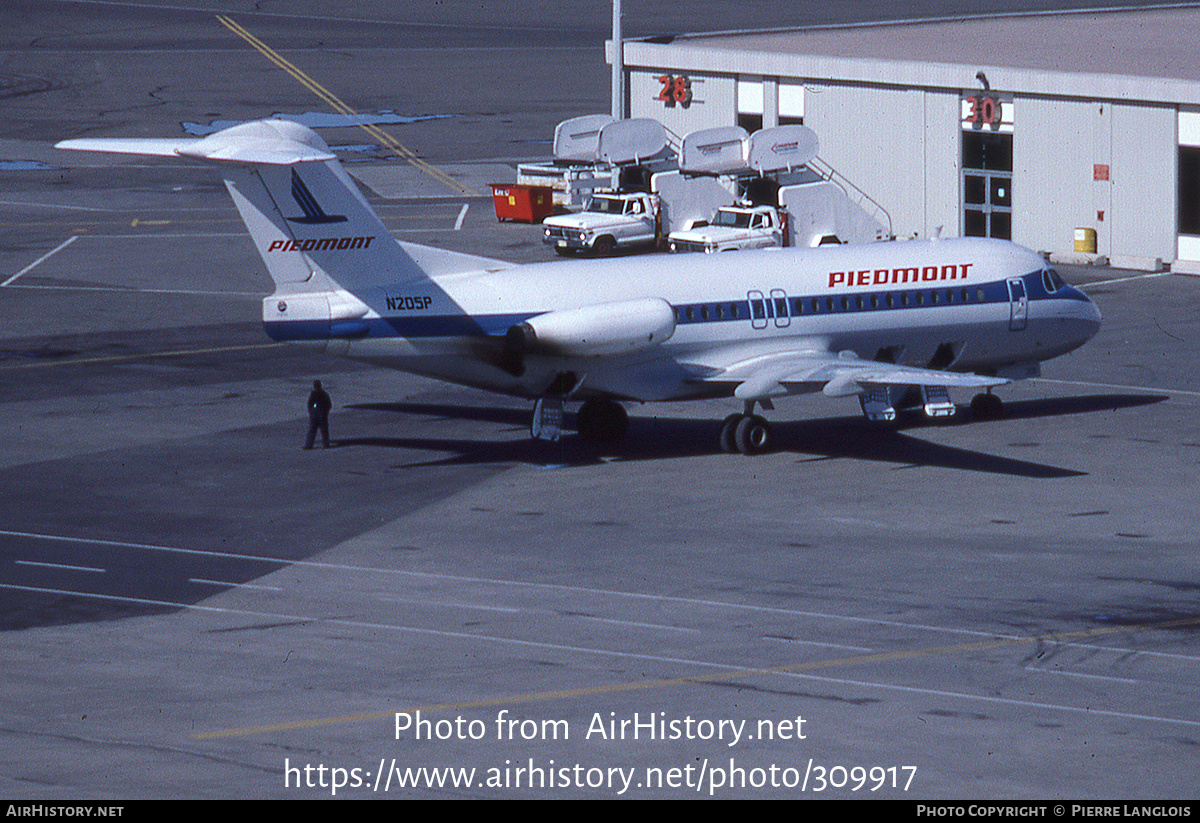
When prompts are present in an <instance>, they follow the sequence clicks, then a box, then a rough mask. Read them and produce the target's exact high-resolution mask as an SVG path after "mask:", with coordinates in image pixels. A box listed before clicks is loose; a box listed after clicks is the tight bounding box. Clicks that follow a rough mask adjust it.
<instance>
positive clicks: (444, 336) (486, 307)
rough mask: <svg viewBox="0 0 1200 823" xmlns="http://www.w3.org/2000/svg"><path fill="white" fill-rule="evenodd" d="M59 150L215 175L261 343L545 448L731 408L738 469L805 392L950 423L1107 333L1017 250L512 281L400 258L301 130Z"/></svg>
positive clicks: (566, 268) (550, 268)
mask: <svg viewBox="0 0 1200 823" xmlns="http://www.w3.org/2000/svg"><path fill="white" fill-rule="evenodd" d="M59 148H64V149H75V150H84V151H107V152H118V153H128V154H147V155H163V156H182V157H187V158H195V159H200V160H205V161H208V162H211V163H212V164H214V165H215V166H216V167H217V168H218V169H219V170H220V172H221V174H222V176H223V177H224V180H225V185H226V187H227V188H228V190H229V193H230V195H231V196H232V197H233V201H234V203H235V204H236V205H237V208H238V211H239V212H240V213H241V216H242V219H243V220H244V221H245V223H246V226H247V228H248V229H249V232H250V235H251V237H252V238H253V240H254V243H255V245H256V247H257V248H258V252H259V254H260V255H261V256H262V259H263V262H264V263H265V264H266V268H267V271H268V273H269V274H270V276H271V278H272V279H273V280H274V282H275V291H274V293H273V294H272V295H270V296H269V297H267V298H266V299H265V300H264V301H263V323H264V326H265V328H266V331H267V334H268V335H270V336H271V337H272V338H274V339H276V340H286V341H296V342H302V343H309V344H313V345H319V346H321V347H323V348H324V349H325V350H327V351H329V352H332V353H336V354H340V355H344V356H346V357H351V358H354V359H356V360H362V361H367V362H370V363H375V364H379V365H382V366H387V367H391V368H396V369H401V370H404V371H408V372H413V373H417V374H422V375H427V376H431V377H435V378H440V379H442V380H447V381H450V382H454V383H459V384H464V385H468V386H474V387H478V388H483V389H489V390H492V391H496V392H501V393H504V394H508V395H515V396H518V397H525V398H529V399H532V400H535V401H536V403H535V407H534V418H533V426H532V431H533V434H534V436H538V437H543V438H549V439H556V438H557V437H558V436H559V433H560V431H561V428H560V427H561V424H562V417H563V403H564V401H581V402H582V406H581V407H580V408H579V412H578V415H577V421H578V430H579V433H580V435H582V436H583V437H584V438H587V439H592V440H615V439H617V438H619V437H620V436H621V435H623V434H624V432H625V429H626V426H627V422H628V418H627V416H626V412H625V410H624V408H623V407H622V405H621V402H620V401H665V400H691V399H703V398H719V397H734V398H736V399H738V400H741V401H742V403H743V411H742V412H741V413H739V414H732V415H730V416H729V417H728V418H727V419H726V420H725V423H724V424H723V425H722V427H721V430H720V443H721V446H722V448H724V449H725V450H726V451H729V452H735V451H740V452H742V453H743V454H754V453H757V452H761V451H764V450H766V449H767V448H768V447H769V445H770V441H771V429H770V426H769V424H768V423H767V422H766V420H764V419H763V418H762V417H761V416H760V415H759V414H756V413H755V407H756V406H759V407H761V408H763V409H767V410H771V409H773V408H774V406H773V403H772V401H773V400H774V399H776V398H778V397H782V396H785V395H790V394H804V393H811V392H821V393H823V394H825V395H828V396H831V397H851V396H853V397H857V398H858V399H859V401H860V403H861V405H862V410H863V412H864V413H865V414H866V416H867V417H869V418H871V419H875V420H891V419H894V418H895V416H896V407H897V406H898V405H902V400H907V401H909V402H913V404H914V405H917V406H923V408H924V410H925V413H926V414H928V415H930V416H934V417H938V416H943V415H949V414H953V413H954V410H955V406H954V405H953V404H952V403H951V402H950V399H949V393H948V392H949V389H952V388H969V389H977V390H980V389H981V390H986V391H985V392H984V393H980V394H978V395H977V396H976V398H975V399H974V400H973V401H972V404H971V405H972V410H973V412H974V413H975V415H976V416H987V415H995V414H998V413H999V411H1000V406H999V400H998V398H996V397H995V395H993V394H991V389H992V388H993V387H995V386H998V385H1001V384H1003V383H1007V382H1009V381H1010V380H1011V379H1017V378H1021V377H1030V376H1034V375H1036V374H1038V372H1039V363H1040V362H1041V361H1043V360H1047V359H1049V358H1052V357H1055V356H1057V355H1060V354H1064V353H1066V352H1069V351H1071V350H1072V349H1075V348H1076V347H1078V346H1080V345H1082V344H1083V343H1085V342H1086V341H1087V340H1089V339H1090V338H1091V337H1092V336H1093V335H1094V334H1095V333H1096V331H1097V330H1098V328H1099V326H1100V312H1099V311H1098V310H1097V309H1096V307H1095V305H1093V304H1092V302H1091V301H1090V300H1088V298H1087V297H1086V296H1085V295H1084V294H1083V293H1081V292H1080V291H1078V290H1077V289H1075V288H1073V287H1071V286H1069V285H1067V284H1065V283H1064V282H1063V281H1062V280H1061V279H1060V278H1059V276H1058V274H1057V273H1055V272H1054V270H1053V269H1051V268H1049V267H1048V266H1047V264H1046V262H1045V261H1044V260H1043V259H1042V258H1041V257H1040V256H1039V255H1037V254H1035V253H1033V252H1031V251H1029V250H1027V249H1024V248H1021V247H1020V246H1016V245H1013V244H1012V243H1008V242H1005V241H999V240H988V239H977V238H964V239H944V240H930V241H916V240H911V241H904V242H885V243H877V244H869V245H859V246H840V247H823V248H818V249H775V250H764V251H743V252H740V253H738V254H733V255H730V254H713V255H703V254H673V255H646V256H640V257H625V258H618V259H605V260H575V261H566V262H552V263H542V264H530V265H515V264H512V263H507V262H504V261H500V260H493V259H489V258H485V257H475V256H472V255H466V254H460V253H457V252H450V251H443V250H440V249H434V248H430V247H427V246H420V245H416V244H412V243H405V242H400V241H398V240H396V239H395V238H394V237H392V236H391V235H390V234H389V233H388V231H387V229H386V228H384V226H383V223H381V222H380V220H379V218H378V217H377V216H376V214H375V213H374V211H373V210H372V209H371V207H370V206H369V205H368V203H367V201H366V199H365V198H364V197H363V196H362V194H361V192H360V191H359V190H358V188H357V186H356V185H355V183H354V182H353V180H351V178H350V177H349V176H348V175H347V174H346V172H345V170H344V169H343V168H342V166H341V164H340V163H339V162H338V160H337V158H336V156H335V155H334V154H333V152H331V151H330V149H329V147H328V146H327V145H326V144H325V142H324V141H323V140H322V139H321V138H320V137H319V136H317V134H316V133H315V132H313V131H312V130H310V129H308V128H306V127H304V126H301V125H298V124H295V123H291V122H288V121H283V120H262V121H255V122H251V123H244V124H241V125H237V126H233V127H231V128H228V129H225V130H223V131H219V132H216V133H215V134H212V135H209V136H208V137H205V138H201V139H195V138H191V139H164V140H154V139H150V140H147V139H80V140H67V141H64V142H62V143H59ZM914 401H915V402H914Z"/></svg>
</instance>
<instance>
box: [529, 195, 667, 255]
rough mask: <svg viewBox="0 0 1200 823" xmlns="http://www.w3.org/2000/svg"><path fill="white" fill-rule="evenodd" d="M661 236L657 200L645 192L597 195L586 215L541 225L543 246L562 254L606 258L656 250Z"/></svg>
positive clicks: (554, 218)
mask: <svg viewBox="0 0 1200 823" xmlns="http://www.w3.org/2000/svg"><path fill="white" fill-rule="evenodd" d="M660 236H661V235H660V224H659V204H658V197H657V195H653V194H646V193H644V192H623V193H617V192H595V193H594V194H592V196H591V197H590V198H589V199H588V201H587V204H586V205H585V206H584V207H583V211H581V212H577V213H575V214H561V215H555V216H552V217H547V218H546V219H545V220H543V221H542V242H543V243H545V244H547V245H549V246H553V247H554V250H555V251H556V252H558V253H559V254H571V253H573V252H575V251H580V250H582V251H590V252H593V253H595V254H598V255H601V256H606V255H609V254H612V253H613V252H614V251H616V250H617V249H626V248H632V247H636V246H653V245H655V244H657V242H658V240H659V237H660Z"/></svg>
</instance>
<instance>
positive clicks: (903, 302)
mask: <svg viewBox="0 0 1200 823" xmlns="http://www.w3.org/2000/svg"><path fill="white" fill-rule="evenodd" d="M1011 279H1014V280H1015V279H1018V278H1011ZM1019 279H1020V280H1022V281H1023V282H1024V285H1025V295H1026V298H1027V299H1028V300H1030V301H1031V302H1032V301H1037V300H1050V299H1067V300H1082V301H1084V302H1087V300H1088V298H1087V297H1086V296H1085V295H1084V294H1083V293H1082V292H1080V291H1079V290H1077V289H1075V288H1073V287H1071V286H1064V287H1062V288H1059V289H1058V290H1056V291H1055V292H1053V293H1051V292H1048V291H1047V290H1046V288H1045V286H1044V285H1043V283H1042V277H1041V272H1033V273H1031V274H1027V275H1025V276H1024V277H1021V278H1019ZM762 295H763V296H762V297H761V298H758V297H756V298H755V299H753V300H747V299H738V300H725V301H706V302H703V303H679V304H674V305H673V308H674V309H675V322H676V324H677V325H679V326H688V325H695V324H699V323H729V322H742V323H745V322H752V323H753V322H758V323H760V324H761V323H765V322H766V321H768V320H776V319H779V320H782V319H784V318H787V319H789V320H792V319H796V320H798V319H802V318H807V317H821V316H824V315H829V314H849V313H858V312H877V311H892V312H894V311H908V310H917V309H930V310H932V309H950V308H959V307H962V306H979V305H986V304H997V303H1009V302H1010V301H1011V297H1010V295H1009V289H1008V282H1007V281H1006V280H994V281H990V282H987V283H982V284H976V285H970V286H967V285H955V286H943V287H940V288H914V289H886V290H880V291H862V292H847V291H842V292H840V293H839V294H837V295H829V294H822V295H806V296H803V297H800V296H795V295H786V294H784V292H783V291H782V290H778V289H777V290H775V291H774V292H773V293H772V292H763V293H762ZM537 314H540V312H531V313H528V314H482V315H468V314H439V315H420V316H395V315H393V316H391V317H384V318H378V319H373V320H353V321H333V322H332V323H330V322H329V321H320V320H289V321H268V322H265V323H264V324H263V325H264V326H265V328H266V330H267V334H268V335H270V336H271V337H272V338H273V339H275V340H319V339H325V338H329V337H347V338H364V337H373V338H385V337H403V338H413V339H419V338H437V337H498V336H503V335H504V334H505V333H506V332H507V331H508V329H509V328H511V327H512V326H516V325H519V324H521V323H523V322H525V321H526V320H528V319H529V318H531V317H535V316H537Z"/></svg>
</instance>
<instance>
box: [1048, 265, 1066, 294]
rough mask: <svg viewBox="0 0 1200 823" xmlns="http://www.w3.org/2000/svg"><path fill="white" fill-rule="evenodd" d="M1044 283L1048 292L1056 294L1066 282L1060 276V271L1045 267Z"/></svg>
mask: <svg viewBox="0 0 1200 823" xmlns="http://www.w3.org/2000/svg"><path fill="white" fill-rule="evenodd" d="M1042 285H1043V286H1045V287H1046V293H1047V294H1054V293H1055V292H1056V291H1058V290H1059V289H1061V288H1062V287H1063V286H1065V285H1066V283H1064V282H1063V279H1062V278H1061V277H1059V276H1058V272H1056V271H1055V270H1054V269H1043V270H1042Z"/></svg>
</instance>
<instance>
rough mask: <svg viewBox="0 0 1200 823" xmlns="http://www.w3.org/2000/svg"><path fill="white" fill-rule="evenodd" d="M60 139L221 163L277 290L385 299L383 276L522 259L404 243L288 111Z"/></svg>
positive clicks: (409, 278) (402, 279) (67, 144)
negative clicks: (211, 128)
mask: <svg viewBox="0 0 1200 823" xmlns="http://www.w3.org/2000/svg"><path fill="white" fill-rule="evenodd" d="M58 148H60V149H69V150H74V151H99V152H114V153H118V154H144V155H151V156H160V157H186V158H194V159H197V160H202V161H205V162H210V163H214V164H217V165H218V166H219V167H220V169H221V173H222V176H223V177H224V179H225V185H226V188H228V190H229V194H230V196H231V197H232V198H233V201H234V204H235V205H236V206H237V208H238V212H239V213H240V214H241V217H242V220H243V221H244V222H245V224H246V227H247V228H248V229H249V231H250V235H251V237H252V238H253V240H254V244H255V246H256V247H257V249H258V253H259V255H260V256H261V257H262V259H263V262H264V264H266V267H267V271H268V273H269V274H270V275H271V278H272V279H273V280H274V281H275V284H276V296H280V295H283V296H286V295H289V294H295V293H306V292H331V291H336V290H337V289H338V288H339V287H341V288H343V289H346V290H348V291H349V292H351V293H353V294H354V295H355V296H356V297H357V298H358V299H360V300H362V301H364V302H365V303H366V304H368V305H370V304H371V303H373V302H377V301H378V300H380V299H382V298H381V297H380V296H379V295H380V294H382V292H381V291H380V290H379V289H378V287H379V286H380V285H391V284H403V283H411V282H415V281H422V280H426V279H428V277H429V275H431V274H444V273H451V272H458V271H479V270H483V269H499V268H509V267H510V266H511V265H512V264H510V263H506V262H504V261H499V260H492V259H489V258H484V257H476V256H474V255H467V254H459V253H457V252H449V251H444V250H441V249H432V248H430V247H427V246H418V245H416V244H410V243H400V242H399V241H397V240H396V239H395V238H394V237H392V235H391V234H390V233H389V232H388V230H387V229H386V228H385V227H384V225H383V223H382V222H381V221H380V220H379V217H378V216H377V215H376V214H375V212H374V210H373V209H372V208H371V207H370V205H369V204H368V203H367V201H366V198H364V197H363V195H362V193H361V192H360V191H359V190H358V186H357V185H356V184H355V183H354V181H353V180H352V179H351V178H350V176H349V175H348V174H346V171H345V169H343V168H342V165H341V163H339V162H338V160H337V157H336V155H335V154H334V153H333V152H332V151H330V149H329V147H328V146H327V145H326V144H325V141H324V140H322V139H321V137H320V136H319V135H317V133H316V132H314V131H313V130H312V129H310V128H308V127H307V126H302V125H300V124H299V123H293V122H291V121H288V120H258V121H254V122H250V123H242V124H240V125H237V126H232V127H230V128H228V129H223V130H221V131H219V132H216V133H214V134H211V135H209V136H207V137H203V138H187V139H165V140H158V139H149V140H147V139H128V138H112V139H109V138H103V139H102V138H86V139H80V140H65V141H63V142H61V143H59V144H58ZM264 316H266V315H264Z"/></svg>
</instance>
